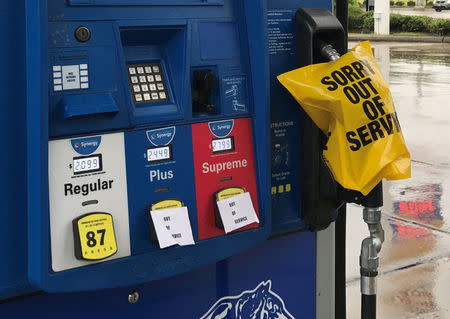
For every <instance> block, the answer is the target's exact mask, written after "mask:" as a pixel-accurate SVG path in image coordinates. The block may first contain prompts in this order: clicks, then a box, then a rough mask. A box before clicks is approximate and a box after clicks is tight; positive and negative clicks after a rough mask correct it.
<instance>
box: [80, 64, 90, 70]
mask: <svg viewBox="0 0 450 319" xmlns="http://www.w3.org/2000/svg"><path fill="white" fill-rule="evenodd" d="M87 68H88V65H87V64H80V70H87Z"/></svg>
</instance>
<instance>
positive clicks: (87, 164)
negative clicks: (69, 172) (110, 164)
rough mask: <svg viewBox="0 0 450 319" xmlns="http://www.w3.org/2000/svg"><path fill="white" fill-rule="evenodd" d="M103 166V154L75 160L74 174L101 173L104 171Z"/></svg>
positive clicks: (75, 158)
mask: <svg viewBox="0 0 450 319" xmlns="http://www.w3.org/2000/svg"><path fill="white" fill-rule="evenodd" d="M102 166H103V165H102V154H96V155H92V156H81V157H74V158H73V173H74V174H82V173H92V172H99V171H101V170H102V169H103V168H102Z"/></svg>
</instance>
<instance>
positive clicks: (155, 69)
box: [153, 65, 159, 73]
mask: <svg viewBox="0 0 450 319" xmlns="http://www.w3.org/2000/svg"><path fill="white" fill-rule="evenodd" d="M153 72H156V73H158V72H159V66H157V65H154V66H153Z"/></svg>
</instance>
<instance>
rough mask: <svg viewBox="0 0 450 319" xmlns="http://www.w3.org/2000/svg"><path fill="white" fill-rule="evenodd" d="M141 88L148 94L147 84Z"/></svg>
mask: <svg viewBox="0 0 450 319" xmlns="http://www.w3.org/2000/svg"><path fill="white" fill-rule="evenodd" d="M141 88H142V92H148V85H147V84H142V85H141Z"/></svg>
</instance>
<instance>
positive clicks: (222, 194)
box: [213, 187, 245, 229]
mask: <svg viewBox="0 0 450 319" xmlns="http://www.w3.org/2000/svg"><path fill="white" fill-rule="evenodd" d="M244 193H245V189H243V188H242V187H226V188H222V189H221V190H219V191H217V192H215V193H214V195H213V196H214V218H215V222H216V226H217V227H219V228H220V229H223V223H222V217H221V216H220V212H219V207H218V206H217V202H218V201H220V200H224V199H227V198H230V197H233V196H236V195H240V194H244Z"/></svg>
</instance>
